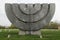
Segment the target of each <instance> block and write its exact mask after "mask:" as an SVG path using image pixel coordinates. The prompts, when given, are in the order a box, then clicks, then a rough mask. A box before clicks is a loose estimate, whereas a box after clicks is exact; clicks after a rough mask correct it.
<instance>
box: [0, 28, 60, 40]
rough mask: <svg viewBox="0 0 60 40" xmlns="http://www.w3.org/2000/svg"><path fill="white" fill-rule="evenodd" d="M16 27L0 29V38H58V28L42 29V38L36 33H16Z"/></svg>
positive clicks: (45, 39) (59, 39)
mask: <svg viewBox="0 0 60 40" xmlns="http://www.w3.org/2000/svg"><path fill="white" fill-rule="evenodd" d="M18 32H19V30H18V29H0V40H60V30H57V29H42V30H41V33H42V36H43V38H40V37H39V36H38V35H18Z"/></svg>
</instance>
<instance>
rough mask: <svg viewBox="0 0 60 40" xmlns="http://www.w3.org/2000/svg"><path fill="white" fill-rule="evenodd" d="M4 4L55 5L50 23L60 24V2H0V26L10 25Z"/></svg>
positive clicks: (13, 0) (59, 0)
mask: <svg viewBox="0 0 60 40" xmlns="http://www.w3.org/2000/svg"><path fill="white" fill-rule="evenodd" d="M5 3H55V4H56V9H55V14H54V16H53V18H52V20H51V21H54V22H55V21H56V22H59V23H60V0H0V25H3V26H10V24H11V22H10V21H9V20H8V18H7V16H6V13H5Z"/></svg>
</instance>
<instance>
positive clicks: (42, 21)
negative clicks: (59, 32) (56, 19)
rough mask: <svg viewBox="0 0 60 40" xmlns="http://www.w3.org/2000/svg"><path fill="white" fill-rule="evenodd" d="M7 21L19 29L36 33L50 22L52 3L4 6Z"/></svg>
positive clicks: (7, 4) (52, 12) (52, 11)
mask: <svg viewBox="0 0 60 40" xmlns="http://www.w3.org/2000/svg"><path fill="white" fill-rule="evenodd" d="M5 9H6V14H7V17H8V19H9V20H10V21H11V22H12V23H13V24H14V25H15V26H16V27H18V28H19V29H21V30H24V31H36V30H40V29H41V28H43V27H44V26H45V25H46V24H48V23H49V22H50V20H51V19H52V17H53V14H54V11H55V4H54V3H50V4H47V3H44V4H15V3H13V4H9V3H6V4H5Z"/></svg>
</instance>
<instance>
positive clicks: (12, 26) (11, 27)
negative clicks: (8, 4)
mask: <svg viewBox="0 0 60 40" xmlns="http://www.w3.org/2000/svg"><path fill="white" fill-rule="evenodd" d="M9 29H17V27H15V26H14V25H13V24H11V26H10V27H9Z"/></svg>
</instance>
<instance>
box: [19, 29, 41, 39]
mask: <svg viewBox="0 0 60 40" xmlns="http://www.w3.org/2000/svg"><path fill="white" fill-rule="evenodd" d="M19 35H39V36H40V38H42V35H41V31H40V30H39V31H21V30H20V31H19Z"/></svg>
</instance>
